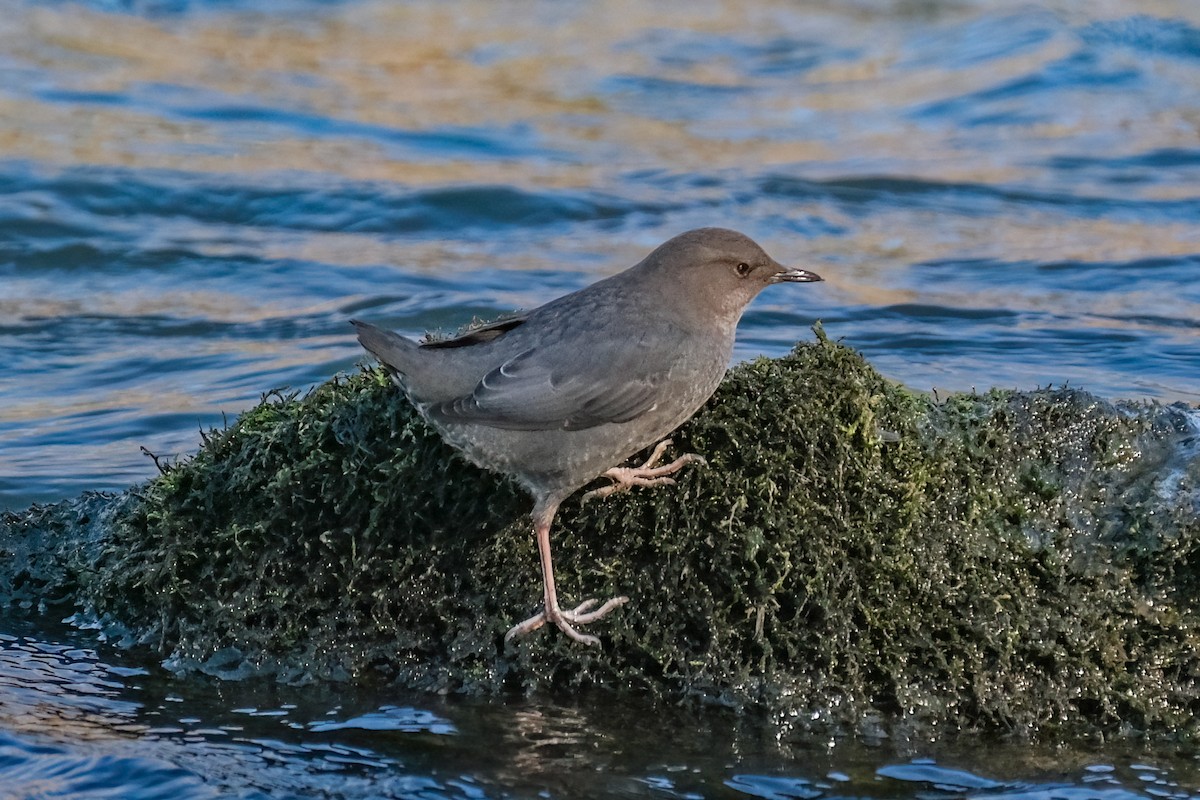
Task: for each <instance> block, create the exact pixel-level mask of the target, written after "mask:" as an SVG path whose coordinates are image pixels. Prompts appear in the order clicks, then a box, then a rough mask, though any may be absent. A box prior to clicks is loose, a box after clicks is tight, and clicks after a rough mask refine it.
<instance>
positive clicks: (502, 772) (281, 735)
mask: <svg viewBox="0 0 1200 800" xmlns="http://www.w3.org/2000/svg"><path fill="white" fill-rule="evenodd" d="M6 627H7V628H8V629H9V630H11V631H13V632H12V633H4V634H0V796H2V797H5V798H8V797H69V798H100V797H104V798H124V799H127V800H146V798H187V799H188V800H190V799H191V798H209V797H228V796H234V797H268V796H269V797H297V798H300V797H315V796H320V797H337V798H425V799H426V800H429V799H431V798H488V797H514V796H515V797H535V796H541V797H562V798H586V797H614V796H620V797H647V798H651V797H679V798H709V797H715V798H731V797H754V798H779V799H781V800H782V799H784V798H818V797H830V798H832V797H879V796H887V797H912V798H922V800H930V799H931V798H932V799H933V800H936V798H939V797H946V798H952V797H961V796H964V795H969V796H972V797H977V798H997V799H998V800H1017V798H1020V799H1021V800H1061V799H1062V798H1069V799H1074V798H1079V799H1080V800H1082V799H1083V798H1103V799H1104V800H1132V799H1133V798H1147V797H1173V798H1174V797H1178V798H1184V797H1189V796H1195V795H1196V793H1197V792H1198V791H1200V776H1198V775H1197V772H1196V769H1195V766H1196V765H1195V762H1194V760H1189V759H1187V758H1184V757H1180V756H1174V755H1170V754H1168V753H1166V752H1162V751H1160V752H1159V753H1157V754H1150V753H1144V752H1142V753H1139V752H1137V751H1136V750H1133V749H1113V748H1108V749H1107V750H1106V749H1104V748H1100V747H1097V748H1095V749H1093V750H1092V752H1090V753H1086V754H1083V753H1079V752H1075V751H1072V750H1070V749H1067V748H1061V747H1060V748H1053V747H1030V746H1027V745H1014V744H1007V745H1006V744H1003V743H1000V742H974V743H971V744H967V745H962V746H959V747H958V748H957V749H956V748H954V747H953V746H948V745H941V746H939V749H938V751H937V752H936V753H933V754H930V753H928V752H923V750H922V746H921V745H920V744H919V743H915V744H914V743H908V744H907V745H903V744H896V745H890V744H887V743H883V742H881V743H877V744H876V745H875V746H871V747H867V746H863V745H862V744H858V743H855V742H849V741H847V742H838V743H833V742H830V743H829V745H828V747H822V746H814V745H813V744H811V743H792V742H789V741H787V740H786V738H784V739H781V738H778V735H777V733H776V731H777V729H776V728H775V727H774V726H772V725H770V724H769V723H765V722H763V721H755V720H753V719H750V718H746V717H736V716H733V715H727V714H722V713H713V712H708V713H697V712H685V711H681V710H679V709H663V708H650V707H646V706H639V705H638V704H637V703H636V702H634V701H630V700H623V701H621V702H619V703H613V702H612V701H611V699H606V700H605V701H604V702H602V703H595V702H593V701H591V700H588V699H586V698H582V699H578V700H576V701H573V702H570V703H554V702H549V701H538V702H535V701H530V700H517V699H512V700H510V701H509V702H508V703H483V702H471V701H466V700H462V699H458V700H454V699H445V698H443V699H436V698H431V697H430V696H428V695H419V696H413V697H407V698H397V697H394V696H393V695H392V693H391V692H390V691H388V690H381V689H375V690H367V689H364V688H362V687H359V688H355V687H337V686H311V687H285V686H279V685H275V684H266V683H258V682H254V681H241V682H219V681H215V680H214V679H210V678H193V679H181V678H178V677H176V676H173V675H170V674H168V673H166V672H165V671H164V670H162V669H161V668H160V667H158V666H157V665H154V664H152V663H149V662H138V661H135V660H132V659H131V657H130V656H129V655H128V654H116V653H112V652H109V649H108V648H107V646H106V645H105V644H104V643H103V642H101V641H98V640H96V639H95V638H94V637H91V636H89V635H88V634H86V633H84V632H80V631H74V630H64V629H62V628H61V627H60V626H58V625H56V624H53V623H51V622H50V621H49V620H44V619H43V620H32V621H25V622H17V621H14V622H13V623H11V624H9V625H8V626H6ZM38 631H42V633H38ZM49 631H56V632H57V637H56V638H50V637H49V636H48V635H47V632H49ZM102 652H103V655H102ZM385 699H386V700H387V702H383V703H382V704H381V701H382V700H385ZM931 756H932V757H931ZM955 763H960V764H961V763H966V764H971V765H974V766H972V767H971V768H969V769H963V768H957V767H955V766H954V764H955Z"/></svg>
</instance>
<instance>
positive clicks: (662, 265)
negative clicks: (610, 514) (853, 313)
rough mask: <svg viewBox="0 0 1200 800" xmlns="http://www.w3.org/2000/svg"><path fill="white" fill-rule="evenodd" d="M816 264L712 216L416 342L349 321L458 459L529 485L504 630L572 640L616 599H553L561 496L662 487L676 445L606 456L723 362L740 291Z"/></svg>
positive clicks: (673, 409) (697, 400) (676, 415)
mask: <svg viewBox="0 0 1200 800" xmlns="http://www.w3.org/2000/svg"><path fill="white" fill-rule="evenodd" d="M819 280H821V277H820V276H819V275H817V274H815V273H812V272H809V271H807V270H803V269H789V268H787V267H784V266H782V265H781V264H779V263H778V262H776V261H775V260H774V259H772V258H771V257H770V256H768V255H767V254H766V253H765V252H764V251H763V249H762V248H761V247H759V246H758V245H757V244H755V243H754V242H753V241H752V240H750V239H749V238H748V237H746V236H744V235H742V234H740V233H737V232H735V231H731V230H725V229H722V228H700V229H698V230H693V231H688V232H687V233H683V234H680V235H679V236H676V237H675V238H673V239H671V240H670V241H668V242H666V243H665V244H663V245H661V246H659V247H658V248H657V249H656V250H654V252H652V253H650V255H648V256H646V258H644V259H642V261H641V262H640V263H638V264H636V265H635V266H633V267H631V268H629V269H627V270H625V271H624V272H622V273H620V274H618V275H614V276H612V277H610V278H606V279H604V280H601V281H598V282H597V283H594V284H592V285H591V286H588V287H586V288H584V289H580V290H579V291H577V292H572V293H571V294H568V295H566V296H564V297H560V298H558V299H557V300H552V301H551V302H549V303H547V304H546V305H544V306H541V307H540V308H536V309H534V310H532V311H529V312H526V313H523V314H520V315H518V316H514V317H511V318H508V319H503V320H500V321H498V322H494V323H491V324H489V325H484V326H483V327H480V328H476V329H474V330H472V331H470V332H468V333H466V334H464V335H462V336H459V337H457V338H454V339H449V340H445V341H435V342H428V343H425V344H418V343H416V342H414V341H411V340H409V339H405V338H404V337H402V336H399V335H397V334H395V333H392V332H391V331H386V330H382V329H380V328H377V327H375V326H374V325H370V324H368V323H365V322H359V321H357V320H354V321H353V324H354V326H355V328H357V330H358V340H359V342H361V343H362V346H363V347H365V348H366V349H367V350H369V351H370V352H371V353H372V354H373V355H374V356H375V357H376V358H378V359H379V360H380V361H381V362H382V363H383V364H384V365H385V366H386V367H387V368H388V369H389V370H390V371H391V372H392V373H393V378H394V380H395V381H396V383H397V384H398V385H399V386H400V388H401V389H402V390H403V391H404V393H405V394H406V395H407V396H408V399H409V400H410V401H411V402H412V404H413V405H414V406H415V407H416V408H417V410H418V411H419V412H420V413H421V415H422V416H423V417H424V418H425V419H426V420H427V421H428V422H429V424H430V425H432V426H433V427H434V428H435V429H436V430H437V431H438V432H439V433H440V434H441V435H442V437H443V438H444V439H445V440H446V441H447V442H449V443H450V444H451V445H453V446H454V447H457V448H458V449H459V450H461V451H462V452H463V453H464V454H465V455H466V456H467V458H469V459H470V460H471V461H473V462H474V463H476V464H478V465H479V466H481V467H484V468H486V469H490V470H495V471H497V472H501V473H504V474H507V475H510V476H512V477H513V478H515V479H516V480H517V481H518V482H519V483H520V484H521V486H523V487H524V488H525V489H526V490H527V491H528V492H529V493H530V494H531V495H532V496H533V500H534V506H533V525H534V533H535V535H536V537H537V545H538V554H539V556H540V557H541V565H542V581H543V586H544V605H543V609H542V611H540V612H538V613H537V614H536V615H534V616H532V617H530V618H529V619H527V620H525V621H524V622H522V623H520V624H518V625H516V626H514V627H513V628H512V629H511V630H510V631H509V632H508V634H507V635H506V636H505V640H506V641H507V640H509V639H511V638H513V637H514V636H519V635H522V634H525V633H529V632H530V631H533V630H536V629H537V628H540V627H541V626H542V625H544V624H545V623H547V622H551V623H553V624H555V625H557V626H558V627H559V628H560V629H561V630H562V631H563V632H564V633H565V634H567V636H570V637H571V638H572V639H574V640H576V641H579V642H583V643H585V644H598V643H599V640H598V639H597V638H596V637H594V636H588V635H586V634H582V633H580V632H579V631H577V630H575V627H574V626H578V625H585V624H587V623H589V622H593V621H595V620H597V619H600V618H601V617H603V616H604V615H605V614H607V613H608V612H609V611H611V610H612V609H613V608H616V607H617V606H620V605H622V604H624V603H626V602H628V598H627V597H615V598H613V599H611V600H609V601H608V602H606V603H605V604H604V605H602V606H601V607H600V608H598V609H595V610H592V609H593V608H594V606H595V605H596V601H595V600H587V601H585V602H583V603H581V604H580V605H579V606H577V607H576V608H574V609H572V610H569V611H568V610H564V609H562V608H560V607H559V605H558V595H557V593H556V592H555V589H554V567H553V563H552V562H551V559H550V526H551V523H552V522H553V521H554V515H555V513H556V512H557V511H558V507H559V504H560V503H562V502H563V500H565V499H566V498H567V497H569V496H570V495H571V494H573V493H574V492H575V491H576V490H577V489H579V488H581V487H582V486H584V485H585V484H587V483H588V482H590V481H592V480H593V479H594V478H597V477H601V476H603V477H607V478H609V479H611V480H612V481H613V483H612V485H610V486H606V487H604V488H603V489H598V490H595V491H593V492H589V493H588V494H587V495H585V496H584V499H585V500H586V499H588V498H591V497H596V496H600V497H602V496H604V495H607V494H611V493H613V492H615V491H623V490H625V489H628V488H630V487H631V486H655V485H660V484H670V483H674V481H673V480H672V479H671V478H670V475H672V474H674V473H675V472H676V471H678V470H679V469H680V468H681V467H683V466H684V465H685V464H688V463H692V462H701V463H702V462H703V460H704V459H703V458H701V457H700V456H698V455H694V454H688V455H685V456H682V457H680V458H678V459H676V460H675V461H673V462H671V463H670V464H665V465H663V466H658V461H659V460H660V459H661V458H662V455H663V453H664V452H665V450H666V448H667V446H668V445H669V444H670V441H669V440H668V441H661V442H659V444H658V446H657V447H656V448H655V450H654V451H653V455H652V456H651V458H650V459H649V460H648V461H647V462H646V463H645V464H643V465H642V466H640V467H619V468H614V467H613V465H614V464H620V463H622V462H623V461H625V460H626V459H627V458H629V457H630V456H632V455H633V454H634V453H636V452H638V451H639V450H641V449H642V448H644V447H647V446H648V445H650V444H651V443H653V442H658V441H659V440H660V439H661V438H662V437H664V436H666V435H667V434H668V433H670V432H671V431H672V430H674V429H675V428H676V427H678V426H679V425H681V424H682V423H683V422H685V421H686V420H687V419H688V418H690V417H691V416H692V415H693V414H695V413H696V411H697V410H698V409H699V408H700V406H702V405H703V404H704V402H705V401H706V400H708V398H709V397H710V396H712V393H713V392H714V391H715V390H716V388H717V385H718V384H719V383H720V382H721V378H722V377H724V375H725V370H726V368H727V367H728V365H729V360H730V356H731V355H732V351H733V340H734V330H735V328H736V327H737V323H738V320H739V319H740V318H741V316H742V312H743V311H744V310H745V308H746V306H747V305H748V304H749V303H750V301H751V300H753V299H754V297H755V296H756V295H757V294H758V293H759V292H760V291H762V290H763V289H764V288H766V287H767V286H770V285H771V284H774V283H808V282H810V281H819Z"/></svg>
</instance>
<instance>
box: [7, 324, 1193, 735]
mask: <svg viewBox="0 0 1200 800" xmlns="http://www.w3.org/2000/svg"><path fill="white" fill-rule="evenodd" d="M818 334H819V336H818V341H817V342H815V343H812V344H802V345H799V346H797V348H796V349H795V350H794V352H792V353H791V354H790V355H788V356H786V357H784V358H780V359H774V360H772V359H765V358H764V359H758V360H756V361H753V362H749V363H746V364H742V365H740V366H738V367H736V368H734V369H733V370H731V372H730V373H729V375H728V377H727V378H726V380H725V381H724V383H723V384H722V385H721V387H720V389H719V390H718V392H717V394H716V395H715V396H714V397H713V398H712V400H711V401H710V402H709V403H708V404H707V405H706V406H705V408H704V409H703V410H702V411H701V412H700V413H699V414H697V415H696V417H695V418H694V419H693V420H692V421H691V422H689V423H688V424H687V425H685V426H684V427H683V428H682V429H680V431H678V432H677V433H676V435H675V436H674V437H673V438H674V440H675V446H674V450H675V451H678V452H683V451H688V452H698V453H701V454H703V455H704V456H705V457H706V458H707V459H708V466H707V467H689V468H688V469H687V471H686V472H684V473H682V474H681V475H680V476H679V482H678V485H676V486H674V487H668V488H660V489H652V490H635V491H633V492H630V493H628V494H624V495H618V496H614V497H612V498H609V499H606V500H604V501H601V502H595V503H589V504H588V505H586V506H581V505H580V504H579V500H578V497H576V498H574V499H573V500H571V501H568V502H567V503H566V504H565V505H564V507H563V509H562V511H561V513H560V515H559V517H558V519H557V521H556V524H555V528H554V531H553V534H552V543H553V547H554V553H555V559H556V574H557V578H558V585H559V592H560V597H562V600H563V602H564V604H573V603H574V602H578V601H580V600H582V599H584V598H585V597H597V598H601V599H603V598H606V597H609V596H612V595H614V594H627V595H629V596H630V597H631V598H632V601H631V602H630V603H629V604H628V605H626V606H624V607H623V608H621V609H620V610H618V611H616V612H614V613H612V614H610V615H609V616H608V617H606V618H605V619H604V620H602V621H600V622H598V623H594V624H593V625H592V626H591V628H590V632H592V633H596V634H598V635H600V636H601V638H602V639H603V640H604V645H603V647H602V648H587V647H584V646H581V645H578V644H576V643H574V642H571V641H569V640H568V639H567V638H566V637H563V636H561V635H560V634H558V632H557V631H553V630H543V631H540V632H538V633H536V634H533V635H531V636H529V637H527V638H526V639H523V640H520V641H518V642H516V643H514V644H507V645H506V644H505V643H504V641H503V635H504V632H505V631H506V630H507V629H508V628H509V626H511V625H512V624H513V623H514V622H515V621H517V620H519V619H523V618H524V617H525V616H527V615H528V614H529V613H532V612H533V611H534V610H535V609H536V607H537V605H538V603H539V602H540V597H541V587H540V577H539V573H538V569H537V554H536V548H535V546H534V542H533V538H532V535H531V532H530V528H529V522H528V517H527V515H528V511H529V508H530V506H531V501H530V500H529V499H528V498H527V497H526V496H525V495H524V494H523V493H522V492H520V491H519V490H518V489H517V488H516V487H515V486H514V485H513V484H512V483H510V482H508V481H506V480H505V479H503V478H500V477H498V476H495V475H491V474H488V473H485V472H482V471H480V470H478V469H476V468H475V467H473V466H471V465H470V464H468V463H467V462H466V461H464V460H463V459H462V458H461V457H460V456H458V455H457V454H456V453H455V452H454V451H452V450H451V449H450V448H448V447H447V446H446V445H445V444H443V443H442V441H441V439H440V438H439V437H438V436H437V435H436V434H435V433H434V432H432V431H431V430H430V429H429V428H428V427H427V426H426V425H425V424H424V423H423V422H422V421H421V420H420V419H419V418H418V417H417V416H416V415H415V413H414V412H413V410H412V408H411V407H410V406H409V405H408V403H407V402H406V401H405V400H404V398H403V397H402V395H401V394H400V393H399V392H398V391H397V390H396V389H395V388H394V387H393V386H392V385H391V383H390V381H389V380H388V379H387V377H386V376H385V375H384V374H383V373H382V372H381V371H379V370H376V369H370V370H365V371H363V372H362V373H360V374H356V375H352V376H349V377H339V378H337V379H335V380H332V381H330V382H328V383H326V384H324V385H322V386H319V387H317V388H316V389H315V390H313V391H312V392H311V393H309V394H308V395H306V396H303V397H301V396H299V395H280V394H275V395H273V396H271V397H267V398H264V402H263V403H262V404H261V405H259V406H258V407H256V408H254V409H252V410H251V411H249V412H247V413H246V414H244V415H243V416H242V417H241V418H239V419H238V420H237V422H236V423H235V424H234V425H232V426H231V427H230V428H228V429H227V430H224V431H217V432H212V433H210V434H208V435H207V436H206V437H205V440H204V443H203V446H202V448H201V449H200V451H199V452H198V453H197V455H196V456H195V457H194V458H191V459H189V460H187V461H185V462H183V463H180V464H178V465H175V466H173V467H171V468H170V469H168V470H167V471H166V473H165V474H164V475H162V476H161V477H159V478H158V479H156V480H153V481H151V482H149V483H148V484H146V485H144V486H141V487H138V488H137V489H136V490H134V491H133V494H131V495H130V497H131V498H132V499H126V500H125V501H123V505H122V506H121V508H120V510H119V513H113V514H111V515H110V516H111V524H110V525H108V527H107V533H106V535H105V536H104V537H103V539H102V541H99V542H98V541H97V540H96V538H95V537H92V538H91V539H88V540H86V541H87V542H88V544H87V546H86V547H84V546H83V545H82V544H80V546H79V547H78V548H76V549H75V550H72V548H71V546H64V545H62V544H61V543H60V544H58V545H56V549H55V548H51V549H52V550H53V553H54V558H55V559H58V561H57V562H56V563H59V562H61V563H62V564H63V565H64V566H63V569H62V570H61V575H60V579H59V580H58V583H55V581H54V580H53V579H39V580H40V583H39V582H38V581H34V580H32V579H31V577H30V575H31V574H32V573H30V572H29V571H28V570H27V571H26V573H24V577H22V576H21V574H20V573H19V571H18V569H17V567H16V566H10V567H8V568H0V591H2V592H4V593H5V594H6V595H7V597H9V598H17V597H18V596H20V597H23V598H25V599H26V602H28V598H29V597H30V596H31V594H36V593H37V591H43V590H44V591H49V590H50V587H54V592H55V593H57V594H64V593H65V594H66V595H68V596H69V597H70V599H71V601H72V602H74V603H77V604H78V605H80V606H81V607H84V608H86V609H87V610H88V611H89V612H90V613H92V614H94V615H96V616H98V617H100V618H101V619H103V620H106V621H108V622H109V623H110V624H116V623H119V624H120V626H123V629H124V630H126V631H128V633H129V635H128V637H127V638H128V639H129V640H131V641H132V640H137V641H139V642H142V643H145V644H151V645H152V646H154V647H155V648H157V649H158V650H159V651H160V652H162V653H163V654H164V655H170V659H171V662H170V663H172V664H175V665H178V666H180V667H187V666H194V667H198V668H201V669H204V670H206V671H209V672H213V673H216V674H221V675H226V676H237V675H242V674H247V673H251V672H258V673H261V672H263V671H268V672H274V673H275V674H277V675H278V676H279V677H280V678H282V679H286V680H292V681H302V680H311V679H325V678H349V679H354V680H360V681H384V682H390V683H397V684H401V685H404V686H407V687H419V688H423V689H427V690H433V691H466V692H471V693H497V692H504V691H511V690H514V689H516V690H522V691H537V690H551V691H554V690H562V689H575V688H577V687H604V688H605V689H606V690H614V691H633V692H639V693H643V694H647V695H650V696H653V697H659V698H664V699H678V698H682V697H691V698H698V699H700V700H701V701H705V702H717V703H720V704H723V705H731V706H736V707H741V708H752V709H760V710H763V711H766V712H768V713H771V714H774V715H776V716H777V718H778V719H779V720H780V721H781V722H783V723H785V724H788V725H791V726H796V727H800V728H813V729H817V730H820V731H822V732H828V731H837V730H842V731H860V732H867V733H870V732H877V731H879V730H883V729H886V728H888V727H891V726H894V725H896V724H904V725H912V726H917V727H918V728H920V729H922V730H927V731H932V730H940V731H944V730H947V729H953V728H971V729H980V730H991V731H1010V732H1019V733H1030V732H1035V731H1052V730H1058V731H1084V732H1096V731H1101V732H1105V733H1114V732H1117V733H1124V734H1136V733H1140V732H1150V733H1152V734H1155V735H1159V736H1176V737H1181V738H1194V737H1195V736H1196V734H1197V723H1196V721H1195V720H1196V718H1197V715H1198V714H1200V700H1198V699H1197V698H1198V697H1200V685H1198V682H1200V666H1198V665H1200V661H1198V660H1197V652H1198V646H1200V631H1198V626H1200V614H1198V613H1197V611H1198V609H1197V606H1196V603H1197V600H1196V597H1197V588H1198V587H1200V583H1198V575H1200V554H1198V552H1200V551H1198V547H1197V542H1198V541H1200V524H1198V521H1197V520H1198V513H1197V499H1196V498H1197V497H1198V496H1200V494H1198V492H1200V490H1198V489H1197V487H1198V486H1200V466H1198V461H1200V460H1198V459H1196V458H1195V452H1194V450H1195V447H1194V445H1193V450H1191V451H1189V450H1188V449H1187V445H1188V437H1189V436H1190V437H1193V438H1194V437H1195V435H1196V432H1195V431H1194V430H1193V429H1192V427H1191V426H1193V425H1194V424H1195V422H1194V420H1195V418H1196V416H1195V412H1194V411H1192V410H1188V409H1184V408H1170V407H1168V408H1164V407H1160V406H1155V405H1147V406H1123V407H1117V406H1114V405H1111V404H1108V403H1105V402H1103V401H1100V400H1098V399H1096V398H1095V397H1092V396H1090V395H1087V394H1085V393H1083V392H1079V391H1067V390H1044V391H1038V392H1032V393H1018V392H1001V391H995V392H991V393H988V394H984V395H974V394H972V395H956V396H952V397H950V398H949V399H947V400H945V401H944V402H940V401H938V400H937V399H936V398H930V397H927V396H925V395H920V394H916V393H913V392H911V391H909V390H907V389H905V388H903V387H901V386H899V385H897V384H895V383H893V382H890V381H888V380H886V379H884V378H883V377H881V376H880V375H879V374H878V373H877V372H876V371H875V370H874V369H872V368H871V366H870V365H869V364H868V363H867V362H866V361H865V360H864V359H863V358H862V357H861V356H860V355H859V354H858V353H856V352H855V351H853V350H851V349H850V348H847V347H844V346H841V345H839V344H836V343H833V342H829V341H827V340H826V339H825V338H824V337H823V335H820V331H818ZM32 513H33V512H30V514H32ZM36 527H37V526H36V525H33V524H32V523H31V522H30V516H29V514H26V515H23V516H22V515H17V516H13V517H11V518H10V519H9V520H8V521H7V523H6V524H5V525H3V526H0V549H4V550H7V551H11V552H12V553H16V552H17V546H18V543H20V542H25V543H26V544H25V545H24V549H23V550H21V553H22V554H23V555H22V556H21V557H22V558H31V557H33V556H34V555H35V553H33V552H32V551H31V548H30V547H29V545H28V542H29V541H32V540H30V539H29V536H31V535H32V534H31V533H30V531H31V530H32V529H33V528H36ZM42 528H43V529H44V528H45V526H42ZM38 535H39V536H40V537H41V538H40V539H38V540H37V541H38V542H40V543H41V544H39V545H38V546H37V547H34V548H32V549H33V550H36V551H38V552H42V551H43V550H45V549H46V542H48V541H49V539H47V536H46V534H44V533H41V534H38ZM56 535H57V536H60V537H62V536H66V537H67V539H68V541H69V540H70V534H69V533H66V532H60V533H59V534H56ZM51 538H53V537H51ZM81 541H83V540H81ZM72 554H74V555H72ZM9 560H10V562H12V563H13V564H15V563H16V561H17V560H19V559H15V560H14V559H13V558H10V559H9ZM80 563H83V564H84V565H85V566H82V567H81V566H80ZM6 569H7V571H5V570H6ZM42 571H43V572H45V573H46V574H51V573H53V570H52V569H49V568H47V567H44V566H43V568H42ZM30 587H34V588H33V589H31V588H30ZM926 726H928V727H926Z"/></svg>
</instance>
